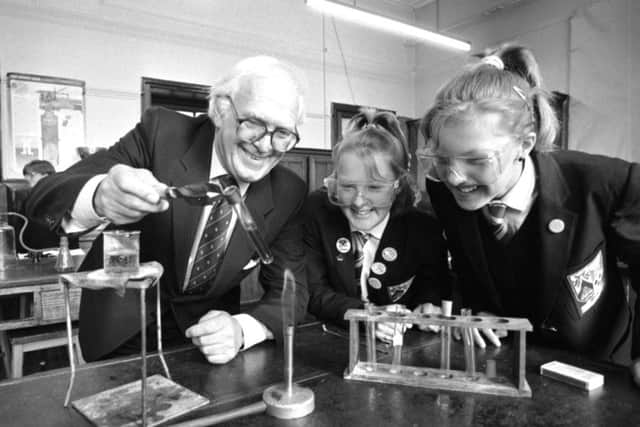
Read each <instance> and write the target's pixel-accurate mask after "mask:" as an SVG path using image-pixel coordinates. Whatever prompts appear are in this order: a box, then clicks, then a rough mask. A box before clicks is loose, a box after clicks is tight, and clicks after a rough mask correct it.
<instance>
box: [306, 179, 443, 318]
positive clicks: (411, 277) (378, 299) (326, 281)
mask: <svg viewBox="0 0 640 427" xmlns="http://www.w3.org/2000/svg"><path fill="white" fill-rule="evenodd" d="M350 236H351V232H350V228H349V222H348V221H347V219H346V218H345V216H344V214H343V213H342V211H341V210H340V208H339V207H337V206H334V205H332V204H330V203H329V200H328V198H327V193H326V192H325V191H323V190H319V191H316V192H314V193H312V194H311V195H310V196H309V199H308V200H307V204H306V205H305V235H304V240H305V249H306V252H307V277H308V282H309V294H310V299H309V311H310V312H311V313H312V314H314V315H316V316H318V317H319V318H321V319H325V320H329V321H332V322H335V323H343V322H344V313H345V312H346V311H347V310H348V309H349V308H362V306H363V304H362V302H361V300H360V295H359V288H358V286H356V281H355V277H354V256H353V251H351V250H348V251H346V252H344V253H343V252H340V251H339V250H338V247H337V241H338V239H341V238H343V239H347V240H348V241H349V242H350V241H351V238H350ZM389 248H391V249H393V251H395V253H396V256H395V257H389V256H388V253H389ZM385 249H387V255H386V256H385V255H384V253H385V252H384V251H385ZM343 251H344V249H343ZM393 251H392V253H393ZM392 258H395V259H392ZM374 263H381V264H382V265H384V266H385V270H386V271H385V272H384V273H383V274H376V272H375V271H374V270H375V269H372V271H371V272H370V276H369V280H371V279H376V280H379V283H380V284H381V285H382V286H381V288H380V289H375V288H374V287H372V286H371V285H370V284H369V285H368V287H367V291H368V293H369V300H370V301H372V302H374V303H375V304H378V305H386V304H392V303H396V304H404V305H406V306H408V307H409V308H413V307H415V306H417V305H418V304H421V303H424V302H431V303H433V304H437V305H439V304H440V300H441V297H443V296H444V297H446V296H448V292H449V285H450V284H449V277H448V268H447V259H446V248H445V244H444V239H443V237H442V229H441V228H440V226H439V225H438V224H437V223H436V222H435V220H434V219H433V218H431V217H429V216H428V215H427V214H425V213H423V212H420V211H418V210H417V209H414V208H409V209H406V210H404V211H402V212H399V213H397V214H392V215H391V217H390V218H389V222H388V223H387V227H386V228H385V230H384V233H383V235H382V239H381V240H380V244H379V246H378V250H377V251H376V255H375V258H374ZM408 281H410V286H409V288H408V289H407V290H406V292H405V293H404V294H403V295H401V297H400V298H399V299H395V298H392V295H393V294H395V297H398V296H400V294H399V293H401V292H402V290H403V287H402V286H399V285H402V284H406V283H407V282H408ZM443 294H444V295H443Z"/></svg>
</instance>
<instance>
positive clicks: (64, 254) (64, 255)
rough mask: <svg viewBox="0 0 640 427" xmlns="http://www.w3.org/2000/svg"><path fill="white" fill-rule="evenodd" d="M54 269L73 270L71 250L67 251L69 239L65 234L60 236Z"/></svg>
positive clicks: (63, 271) (61, 270)
mask: <svg viewBox="0 0 640 427" xmlns="http://www.w3.org/2000/svg"><path fill="white" fill-rule="evenodd" d="M56 271H58V272H60V273H68V272H70V271H73V258H71V251H69V239H67V236H60V249H59V250H58V258H57V259H56Z"/></svg>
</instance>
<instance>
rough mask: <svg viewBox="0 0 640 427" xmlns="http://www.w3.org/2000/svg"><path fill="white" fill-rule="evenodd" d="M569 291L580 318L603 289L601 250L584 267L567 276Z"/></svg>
mask: <svg viewBox="0 0 640 427" xmlns="http://www.w3.org/2000/svg"><path fill="white" fill-rule="evenodd" d="M567 281H568V282H569V289H571V294H572V295H573V299H574V301H575V303H576V307H577V308H578V312H579V313H580V315H581V316H582V315H583V314H585V313H586V312H587V311H589V309H590V308H591V307H593V305H594V304H595V303H596V301H598V298H600V295H602V290H603V288H604V264H603V260H602V249H600V250H599V251H598V252H597V253H596V255H595V256H594V257H593V258H592V259H591V261H589V262H588V263H587V264H586V265H585V266H584V267H582V268H581V269H579V270H578V271H576V272H575V273H572V274H569V275H567Z"/></svg>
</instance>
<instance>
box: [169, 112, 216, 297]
mask: <svg viewBox="0 0 640 427" xmlns="http://www.w3.org/2000/svg"><path fill="white" fill-rule="evenodd" d="M213 137H214V128H213V125H212V123H211V121H210V120H208V121H207V122H206V124H204V125H203V126H201V127H200V129H199V130H198V132H197V134H196V137H195V138H194V143H193V144H192V145H191V147H189V149H188V150H187V152H186V153H185V154H184V156H183V157H182V158H181V159H180V161H179V162H176V164H175V166H174V167H173V168H172V170H171V171H170V173H169V180H170V181H169V182H170V185H175V186H178V185H185V184H190V183H193V182H200V181H205V180H208V179H209V171H210V169H211V151H212V148H213ZM203 159H206V161H203ZM171 203H172V204H173V216H172V222H173V240H174V247H175V256H174V259H175V267H176V277H177V278H178V282H179V283H178V287H179V288H180V289H181V288H182V282H181V278H184V277H185V273H186V267H187V260H188V258H189V254H190V253H191V246H192V244H193V239H194V238H195V234H196V229H197V227H198V221H199V220H200V216H201V215H202V208H198V207H195V206H193V205H189V204H188V203H186V202H185V201H184V200H183V199H176V200H174V201H172V202H171Z"/></svg>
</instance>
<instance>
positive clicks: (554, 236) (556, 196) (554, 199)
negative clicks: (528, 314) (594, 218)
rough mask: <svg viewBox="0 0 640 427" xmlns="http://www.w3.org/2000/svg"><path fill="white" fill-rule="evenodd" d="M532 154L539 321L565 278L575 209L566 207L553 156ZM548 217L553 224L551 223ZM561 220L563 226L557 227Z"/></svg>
mask: <svg viewBox="0 0 640 427" xmlns="http://www.w3.org/2000/svg"><path fill="white" fill-rule="evenodd" d="M532 157H533V159H534V164H535V166H536V172H537V177H538V189H539V192H538V209H539V215H538V217H539V221H540V222H539V224H538V230H539V232H540V242H541V244H540V264H541V265H540V272H541V275H540V284H541V286H540V289H541V292H540V294H539V296H538V301H537V305H538V310H535V312H536V314H537V315H538V316H539V318H537V319H534V321H535V322H536V324H540V323H542V322H543V321H545V320H546V319H547V317H548V316H549V314H550V313H551V310H552V308H553V306H554V304H555V302H556V300H557V298H558V295H559V292H560V290H561V284H562V283H564V281H565V278H564V277H563V275H564V274H565V269H566V266H567V265H568V260H569V254H570V252H571V242H572V241H573V234H574V230H575V219H576V217H577V213H576V212H574V211H572V210H571V209H569V208H567V207H566V206H570V203H567V200H568V198H569V196H570V190H569V186H568V185H567V182H566V181H565V179H564V176H563V175H562V172H561V171H560V168H559V166H558V164H557V163H556V162H555V160H554V159H553V158H552V157H551V156H550V155H548V154H544V153H536V154H535V155H534V156H532ZM552 221H554V222H555V227H552V226H551V222H552ZM561 224H562V225H563V226H564V227H559V226H560V225H561ZM560 228H563V229H562V230H560Z"/></svg>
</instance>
